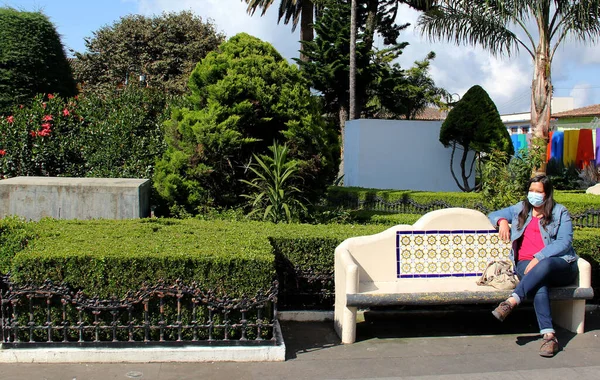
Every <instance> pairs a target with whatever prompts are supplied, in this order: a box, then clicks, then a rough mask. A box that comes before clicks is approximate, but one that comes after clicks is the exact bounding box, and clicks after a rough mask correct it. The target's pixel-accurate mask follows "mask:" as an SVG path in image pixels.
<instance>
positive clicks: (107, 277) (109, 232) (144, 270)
mask: <svg viewBox="0 0 600 380" xmlns="http://www.w3.org/2000/svg"><path fill="white" fill-rule="evenodd" d="M382 229H383V228H382V227H381V226H351V225H331V226H330V225H317V226H315V225H284V224H280V225H276V224H270V223H262V222H234V221H219V220H213V221H202V220H196V219H184V220H180V219H142V220H124V221H114V220H93V221H66V220H51V219H45V220H42V221H40V222H37V223H24V222H20V221H17V220H15V219H4V220H1V221H0V242H2V243H3V244H2V247H3V249H2V251H0V253H1V254H2V257H1V258H0V264H2V267H1V268H0V269H2V272H4V273H6V271H7V270H10V272H11V276H12V278H13V279H14V280H15V281H17V282H21V283H24V282H28V283H34V284H36V283H37V284H40V283H41V282H43V281H44V280H45V279H51V280H52V281H55V282H64V283H66V284H67V285H69V286H70V287H71V288H72V289H81V290H82V291H83V292H84V293H86V294H88V295H97V296H99V297H109V296H117V297H121V296H123V295H124V294H126V293H127V292H128V291H129V290H136V289H138V288H139V287H140V286H141V285H142V284H143V283H148V284H153V283H156V282H157V281H158V280H159V279H164V280H166V281H167V282H174V281H175V280H177V279H181V280H183V281H184V283H191V282H192V281H195V282H196V283H198V284H199V286H200V287H202V288H205V289H212V290H215V291H217V292H218V293H220V294H228V295H230V296H236V295H241V294H248V295H253V294H256V292H257V291H258V290H259V289H263V290H266V289H268V288H269V287H270V285H271V283H272V281H273V279H274V278H275V264H274V262H275V259H274V255H273V246H272V245H271V243H270V241H269V238H270V239H272V241H277V240H278V239H281V238H283V237H286V238H291V239H293V241H294V242H295V244H292V246H295V245H298V247H304V249H302V248H294V249H296V250H299V252H303V253H304V255H305V256H306V257H310V259H309V263H308V264H309V265H313V263H314V262H315V259H314V258H313V257H316V256H315V255H314V254H313V253H314V252H315V251H313V250H312V249H311V247H312V245H311V244H309V245H305V246H303V245H302V244H301V243H302V242H303V241H319V242H321V243H320V244H323V243H322V242H331V241H333V240H335V239H338V240H336V241H341V240H343V239H344V238H346V237H350V236H354V235H365V234H372V233H376V232H379V231H381V230H382ZM340 239H341V240H340ZM4 242H10V244H4ZM330 244H331V243H330ZM328 246H329V245H328ZM23 247H24V249H23ZM288 251H293V249H292V248H291V247H290V248H288V249H287V250H286V253H287V252H288ZM332 252H333V251H332V250H329V249H327V250H324V251H323V252H322V253H323V256H327V254H328V255H330V256H331V259H329V260H328V261H323V263H327V265H330V266H332V265H333V261H332V259H333V255H332ZM289 256H290V257H293V254H290V255H289ZM298 261H301V260H298ZM317 261H318V260H317ZM321 268H324V267H323V266H321Z"/></svg>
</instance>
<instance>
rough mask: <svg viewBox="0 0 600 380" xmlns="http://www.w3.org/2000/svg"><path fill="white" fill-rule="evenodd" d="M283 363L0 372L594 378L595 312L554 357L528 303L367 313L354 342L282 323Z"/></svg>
mask: <svg viewBox="0 0 600 380" xmlns="http://www.w3.org/2000/svg"><path fill="white" fill-rule="evenodd" d="M282 326H283V334H284V339H285V342H286V346H287V356H288V358H287V360H286V361H285V362H280V363H222V362H221V363H218V362H215V363H197V364H192V363H189V364H188V363H186V364H169V363H165V364H142V365H139V364H87V365H85V364H80V365H58V364H54V365H45V364H10V365H2V366H1V368H0V379H67V380H72V379H77V380H84V379H86V380H104V379H144V380H149V379H152V380H171V379H261V380H262V379H380V380H381V379H421V380H427V379H432V380H433V379H435V380H454V379H473V380H475V379H477V380H480V379H490V380H494V379H503V380H506V379H510V380H515V379H534V380H535V379H544V380H548V379H577V380H587V379H599V378H600V336H599V335H600V311H591V312H588V318H587V326H586V333H585V334H580V335H574V334H571V333H569V332H566V331H564V330H560V331H559V332H558V338H559V341H560V342H561V345H562V346H563V347H564V348H563V350H562V351H561V352H559V353H558V355H557V356H556V357H554V358H551V359H547V358H542V357H540V356H539V355H538V353H537V351H538V348H539V345H540V341H539V337H538V336H537V335H536V334H535V331H536V330H537V327H536V322H535V316H534V314H533V311H532V310H531V309H527V308H523V309H521V310H517V311H516V312H515V313H514V315H511V316H510V317H509V318H507V320H506V321H505V322H504V323H500V322H497V321H496V320H495V319H493V317H492V316H491V314H490V312H489V310H487V309H481V310H458V311H453V312H425V313H414V312H411V313H406V312H403V313H366V315H365V321H362V322H360V323H359V325H358V329H357V331H358V336H357V342H356V343H355V344H352V345H340V344H339V339H338V338H337V335H336V334H335V332H334V331H333V328H332V323H331V322H318V323H317V322H311V323H307V322H304V323H300V322H284V323H283V324H282Z"/></svg>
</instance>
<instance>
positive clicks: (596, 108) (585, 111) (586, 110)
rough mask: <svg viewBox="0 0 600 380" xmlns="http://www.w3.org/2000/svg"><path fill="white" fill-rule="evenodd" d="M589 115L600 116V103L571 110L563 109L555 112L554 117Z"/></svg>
mask: <svg viewBox="0 0 600 380" xmlns="http://www.w3.org/2000/svg"><path fill="white" fill-rule="evenodd" d="M589 116H600V104H595V105H592V106H587V107H582V108H575V109H574V110H570V111H563V112H558V113H553V114H552V117H556V118H559V119H560V118H568V117H589Z"/></svg>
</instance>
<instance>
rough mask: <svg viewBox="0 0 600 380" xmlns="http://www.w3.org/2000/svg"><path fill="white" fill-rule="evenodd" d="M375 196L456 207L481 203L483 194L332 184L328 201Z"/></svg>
mask: <svg viewBox="0 0 600 380" xmlns="http://www.w3.org/2000/svg"><path fill="white" fill-rule="evenodd" d="M375 198H381V199H383V200H385V201H386V202H396V201H401V200H406V199H412V200H413V201H415V202H417V203H420V204H427V203H431V202H436V201H444V202H446V203H449V204H451V205H452V206H456V207H473V206H475V205H476V204H477V203H481V196H480V195H479V194H478V193H459V192H445V193H444V192H432V191H414V190H381V189H368V188H361V187H341V186H330V187H329V188H328V189H327V200H326V203H327V205H329V206H344V205H346V204H347V202H354V203H357V202H359V201H362V202H368V201H371V200H374V199H375Z"/></svg>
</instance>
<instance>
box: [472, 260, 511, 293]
mask: <svg viewBox="0 0 600 380" xmlns="http://www.w3.org/2000/svg"><path fill="white" fill-rule="evenodd" d="M518 283H519V279H518V278H517V276H516V274H515V271H514V270H513V264H512V262H511V261H509V260H494V261H490V262H489V263H488V265H487V267H486V268H485V270H484V271H483V274H482V275H481V277H480V278H479V280H477V285H487V286H492V287H494V288H496V289H500V290H510V289H514V288H516V287H517V284H518Z"/></svg>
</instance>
